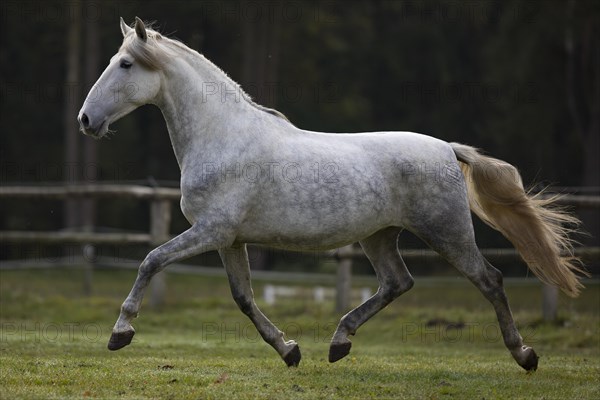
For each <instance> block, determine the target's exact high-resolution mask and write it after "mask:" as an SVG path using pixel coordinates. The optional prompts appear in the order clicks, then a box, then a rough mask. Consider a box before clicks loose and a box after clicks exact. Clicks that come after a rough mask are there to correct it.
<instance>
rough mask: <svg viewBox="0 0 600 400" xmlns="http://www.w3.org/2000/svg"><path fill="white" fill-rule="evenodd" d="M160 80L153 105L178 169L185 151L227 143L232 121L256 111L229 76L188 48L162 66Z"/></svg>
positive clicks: (184, 158)
mask: <svg viewBox="0 0 600 400" xmlns="http://www.w3.org/2000/svg"><path fill="white" fill-rule="evenodd" d="M163 84H164V87H163V88H162V95H161V98H160V99H159V101H158V102H157V105H158V106H159V108H160V109H161V111H162V113H163V116H164V118H165V121H166V123H167V129H168V130H169V136H170V138H171V143H172V145H173V150H174V152H175V157H176V158H177V162H178V164H179V167H180V169H183V168H184V167H185V165H186V156H187V155H188V154H193V155H194V157H197V156H198V155H199V154H201V152H210V151H211V150H210V149H211V148H212V149H214V147H215V146H218V145H219V144H223V143H225V142H227V143H228V144H231V141H232V139H231V138H230V137H228V136H230V135H232V132H234V131H235V129H232V127H234V126H235V124H236V122H237V121H238V120H239V119H240V118H241V117H242V116H244V115H246V117H245V118H247V115H248V114H247V113H248V112H251V113H253V112H259V111H258V110H257V109H255V108H254V107H252V106H251V104H250V103H249V102H248V101H247V99H246V95H245V94H244V93H243V92H242V90H241V89H240V88H239V86H238V85H237V84H236V83H235V82H233V80H231V79H230V78H229V77H227V75H225V73H224V72H222V71H221V70H219V69H218V68H217V67H216V66H214V65H212V64H211V63H210V62H209V61H208V60H206V59H205V58H204V57H202V56H200V55H199V54H197V53H193V52H192V51H191V50H190V51H189V53H187V54H184V55H183V56H182V57H181V58H176V59H175V60H174V61H173V62H172V63H171V64H170V65H169V66H168V67H167V68H166V69H165V71H164V83H163ZM252 120H254V118H248V119H247V121H248V122H250V121H252Z"/></svg>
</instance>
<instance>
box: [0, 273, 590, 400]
mask: <svg viewBox="0 0 600 400" xmlns="http://www.w3.org/2000/svg"><path fill="white" fill-rule="evenodd" d="M133 278H134V273H133V272H131V271H115V270H112V271H110V270H109V271H98V272H96V273H95V276H94V279H95V280H94V295H93V296H91V297H83V296H82V295H81V294H80V293H81V282H82V279H81V276H80V273H79V272H78V271H76V270H72V269H70V270H68V269H63V270H52V271H50V270H39V271H23V272H16V271H1V272H0V328H1V329H0V398H1V399H14V398H44V399H45V398H61V399H62V398H98V399H107V398H118V399H138V398H156V399H205V398H215V399H224V398H236V399H254V398H264V399H278V398H286V399H287V398H306V399H315V398H344V399H346V398H356V399H366V398H405V399H413V398H414V399H470V398H473V399H508V398H511V399H513V398H523V399H598V398H600V383H599V379H600V342H599V340H600V311H599V308H598V304H600V286H599V285H598V284H593V285H589V286H588V288H587V289H586V291H585V292H584V293H583V294H582V296H581V297H580V298H579V299H576V300H571V299H567V298H566V297H561V298H560V319H561V321H560V323H559V324H557V325H550V324H544V323H542V322H541V321H540V309H541V295H540V287H539V286H538V285H536V284H535V283H528V284H522V283H520V284H517V283H514V284H510V282H509V283H508V284H507V293H508V295H509V298H510V299H511V304H512V308H513V312H514V314H515V317H516V320H517V322H518V324H519V326H520V329H521V334H522V335H523V336H524V337H525V339H526V343H528V344H530V345H532V346H533V347H534V348H535V349H536V351H537V353H538V355H540V357H541V358H540V366H539V369H538V371H537V372H535V373H530V374H528V373H526V372H525V371H524V370H522V369H521V368H520V367H519V366H518V365H517V364H516V363H515V362H514V361H513V360H512V358H511V357H510V354H509V353H508V351H507V350H506V349H505V348H504V345H503V344H502V340H501V338H500V333H499V330H498V326H497V323H496V321H495V316H494V314H493V311H492V309H491V306H490V305H489V304H487V303H486V302H485V301H484V300H482V297H481V295H480V294H479V293H478V292H477V291H476V290H475V289H474V288H472V287H471V286H470V285H469V284H468V283H466V282H465V281H463V280H458V281H457V282H449V281H443V282H442V283H439V282H438V283H436V282H432V281H429V280H419V279H417V280H416V285H415V288H414V289H413V290H412V291H410V292H409V293H407V294H406V295H404V296H403V297H402V298H400V299H399V300H397V301H396V302H394V303H393V304H392V305H390V306H389V307H388V308H387V309H385V310H383V311H382V312H381V313H380V314H378V315H377V316H376V317H374V318H373V319H372V320H371V321H369V322H368V323H367V324H366V325H365V326H364V327H363V328H361V330H359V332H358V334H357V336H356V337H355V338H354V339H353V343H354V345H353V349H352V352H351V353H350V355H349V356H348V357H347V358H345V359H343V360H341V361H339V362H338V363H336V364H329V363H328V362H327V352H328V341H329V339H330V336H331V333H332V332H333V330H334V328H335V325H336V324H337V321H338V319H339V317H340V315H338V314H336V313H334V312H333V311H332V309H333V304H332V303H330V302H325V303H319V304H317V303H315V302H314V301H313V300H312V299H311V298H310V296H307V297H306V298H300V299H295V300H291V299H286V300H284V301H281V302H278V304H277V305H275V306H268V305H266V304H264V303H263V302H262V301H261V300H260V299H259V306H261V307H262V309H263V311H264V312H265V313H266V314H267V315H268V316H269V317H270V318H271V319H272V320H273V321H274V322H276V323H277V324H278V325H279V327H280V328H282V329H283V330H285V331H286V333H287V334H288V337H290V338H294V339H296V340H298V341H299V343H300V347H301V350H302V355H303V359H302V362H301V363H300V366H299V367H298V368H287V367H286V366H285V364H284V363H283V361H282V360H281V359H280V358H279V357H278V355H277V354H276V353H275V351H274V350H272V349H271V348H270V347H269V346H268V345H266V344H265V343H263V342H262V340H261V339H260V338H259V337H258V335H257V333H256V331H255V329H254V327H253V326H252V325H251V324H250V323H249V321H247V319H246V317H245V316H243V315H242V314H241V313H240V312H239V311H238V310H237V308H236V306H235V305H234V303H233V300H231V296H230V294H229V289H228V287H227V284H226V282H225V280H224V279H222V278H214V277H213V278H206V277H199V276H189V275H175V274H172V275H169V276H168V277H167V281H168V299H167V304H166V305H165V306H163V307H161V308H159V309H152V308H150V307H149V306H147V305H146V306H145V307H144V308H143V309H142V312H141V315H140V318H138V319H137V320H136V321H135V322H134V326H135V328H136V330H137V335H136V336H135V338H134V341H133V343H132V345H131V346H129V347H126V348H125V349H123V350H120V351H118V352H109V351H108V350H106V342H107V340H108V337H109V336H110V329H111V327H112V324H113V323H114V321H115V318H116V317H117V314H118V309H119V306H120V303H121V301H122V300H123V299H124V297H125V295H126V294H127V292H128V290H129V288H130V285H131V283H132V282H133ZM255 286H256V288H255V292H256V293H257V295H260V294H261V293H262V287H261V286H262V285H261V283H257V284H256V285H255ZM259 297H260V296H259Z"/></svg>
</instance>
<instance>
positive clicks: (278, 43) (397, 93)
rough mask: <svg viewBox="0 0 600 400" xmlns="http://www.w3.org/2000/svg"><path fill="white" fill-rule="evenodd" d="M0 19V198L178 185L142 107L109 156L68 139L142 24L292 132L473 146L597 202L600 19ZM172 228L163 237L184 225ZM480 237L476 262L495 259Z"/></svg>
mask: <svg viewBox="0 0 600 400" xmlns="http://www.w3.org/2000/svg"><path fill="white" fill-rule="evenodd" d="M1 7H2V22H1V24H0V45H1V56H0V76H1V78H0V79H1V81H0V87H1V93H0V94H1V107H0V132H1V136H0V158H1V171H0V172H1V176H0V181H1V182H2V184H3V185H7V184H16V183H28V184H47V183H58V182H63V181H68V182H74V181H77V182H80V183H81V182H88V183H89V182H105V181H111V182H113V181H117V182H121V183H124V182H136V183H143V184H156V183H157V184H163V185H177V182H178V179H179V170H178V167H177V163H176V162H175V158H174V156H173V154H172V151H171V147H170V143H169V139H168V135H167V132H166V127H165V124H164V122H163V120H162V117H161V114H160V112H159V110H158V109H156V108H154V107H152V106H145V107H143V108H142V109H140V110H138V111H136V112H135V113H133V114H132V115H130V116H128V117H126V118H124V119H122V120H121V121H119V122H118V123H116V124H115V125H114V126H113V128H114V129H116V130H117V131H118V132H117V133H116V134H115V135H114V136H112V137H111V138H110V139H109V140H101V141H93V140H92V139H90V138H87V137H83V136H81V135H79V134H77V135H74V134H73V132H74V131H75V132H76V130H77V123H76V121H75V115H76V112H77V110H78V109H79V107H80V105H81V104H82V102H83V98H84V97H85V94H86V93H87V92H88V90H89V89H90V87H91V85H92V84H93V82H94V81H95V80H96V79H97V77H98V76H99V74H100V73H101V71H102V69H103V67H104V65H106V63H107V62H108V60H109V58H110V57H111V56H112V55H113V54H114V53H115V52H116V50H117V49H118V47H119V45H120V43H121V33H120V30H119V26H118V22H119V17H120V16H122V17H123V18H124V19H125V20H126V21H127V22H132V21H133V19H134V17H135V16H139V17H141V18H142V19H144V20H146V21H156V24H155V27H156V28H157V29H158V30H159V31H161V32H162V33H163V34H166V35H167V36H170V37H173V38H177V39H179V40H181V41H182V42H184V43H186V44H188V45H189V46H190V47H192V48H194V49H196V50H198V51H200V52H202V53H203V54H204V55H205V56H206V57H207V58H209V59H210V60H212V61H213V62H214V63H215V64H217V65H218V66H220V67H221V68H223V70H225V71H226V72H227V73H228V74H229V75H230V76H231V77H232V78H233V79H234V80H236V81H238V82H240V83H241V85H242V87H244V88H245V90H246V91H247V92H248V93H249V94H250V95H252V96H253V98H254V99H255V100H256V101H257V102H258V103H261V104H264V105H266V106H270V107H274V108H277V109H278V110H280V111H282V112H283V113H285V114H286V115H287V116H288V118H289V119H290V120H291V121H292V122H293V123H294V124H296V125H297V126H299V127H302V128H306V129H311V130H319V131H336V132H348V131H370V130H410V131H417V132H421V133H425V134H429V135H432V136H435V137H438V138H441V139H444V140H448V141H458V142H464V143H468V144H471V145H474V146H478V147H482V148H484V149H486V151H487V152H488V153H489V154H491V155H493V156H496V157H498V158H501V159H504V160H506V161H508V162H510V163H513V164H515V165H516V166H518V167H519V169H520V171H521V173H522V174H523V177H524V181H525V183H526V185H528V186H532V185H534V184H536V183H538V184H541V185H545V184H554V185H556V186H559V187H560V188H563V189H559V190H563V191H567V192H580V193H592V192H593V191H597V190H598V188H599V187H600V183H599V179H600V178H599V171H600V167H599V164H598V159H599V157H598V154H599V151H598V150H599V148H598V147H599V136H600V134H599V130H600V101H599V98H600V95H599V93H600V79H599V71H600V54H599V51H600V50H599V49H600V43H599V38H600V32H599V18H600V2H596V1H593V0H590V1H586V0H566V1H563V0H561V1H556V0H544V1H519V0H506V1H490V0H481V1H456V0H439V1H432V0H424V1H416V0H415V1H400V0H399V1H384V0H373V1H363V2H359V1H356V2H349V1H340V2H336V1H325V2H315V1H307V0H290V1H282V2H275V1H104V2H100V1H81V2H80V1H66V2H65V1H43V2H37V1H4V2H2V6H1ZM69 132H71V133H69ZM96 208H97V210H96V212H95V214H94V215H95V225H96V226H97V228H96V229H115V228H118V229H133V230H145V229H147V227H148V218H147V216H148V207H147V206H146V205H143V204H138V203H135V202H131V201H118V200H115V201H110V202H102V203H97V204H96ZM74 209H77V207H75V208H68V209H66V208H65V207H64V206H63V204H62V203H61V202H28V201H27V202H26V201H19V202H14V201H7V200H6V201H3V202H2V211H1V212H0V226H1V227H2V228H3V229H14V230H25V229H60V228H62V227H64V226H65V224H66V225H67V226H78V225H81V218H82V217H81V215H79V216H77V215H74V216H73V215H72V216H71V217H70V219H69V218H68V216H67V214H68V213H69V212H70V213H73V210H74ZM65 210H67V211H65ZM77 212H79V214H81V213H83V211H81V210H80V211H76V212H75V214H77ZM176 214H177V215H175V217H174V218H175V219H174V224H173V232H179V231H181V230H183V229H185V227H186V226H187V222H185V221H184V220H183V218H182V217H181V216H180V215H179V214H178V213H176ZM581 216H582V217H583V218H584V221H585V227H586V229H588V231H590V232H592V233H593V234H595V235H596V236H595V237H594V236H592V237H588V238H583V239H582V240H583V241H584V242H586V243H592V242H593V243H597V230H598V226H597V218H598V214H597V213H596V214H589V215H588V214H585V213H584V214H582V215H581ZM477 229H478V230H479V231H481V233H479V235H481V236H480V237H481V238H482V239H481V240H480V242H481V245H482V246H483V247H494V246H498V245H502V244H504V241H503V239H502V238H501V237H500V236H499V235H497V234H495V233H492V232H491V231H487V230H485V228H483V227H481V226H480V224H478V227H477ZM406 241H407V245H410V243H411V239H406ZM5 250H6V249H5ZM6 252H8V253H10V252H11V251H10V250H6ZM13 255H14V254H13Z"/></svg>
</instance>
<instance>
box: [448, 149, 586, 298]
mask: <svg viewBox="0 0 600 400" xmlns="http://www.w3.org/2000/svg"><path fill="white" fill-rule="evenodd" d="M450 146H451V147H452V149H453V150H454V154H455V155H456V158H457V159H458V161H459V165H460V167H461V169H462V171H463V174H464V175H465V180H466V183H467V189H468V196H469V206H470V207H471V210H472V211H473V212H474V213H475V214H477V216H478V217H479V218H481V219H482V220H483V221H484V222H485V223H486V224H488V225H489V226H491V227H492V228H494V229H496V230H497V231H499V232H501V233H502V234H503V235H504V236H505V237H506V238H507V239H508V240H510V242H511V243H512V244H513V245H514V246H515V248H516V249H517V251H518V252H519V254H520V255H521V257H522V258H523V260H524V261H525V262H526V263H527V266H528V267H529V269H531V271H532V272H533V273H534V274H535V275H536V276H537V277H538V278H540V280H541V281H542V282H545V283H547V284H550V285H554V286H558V287H560V288H561V289H562V291H563V292H565V293H566V294H567V295H569V296H571V297H576V296H578V295H579V291H580V290H581V289H582V288H583V285H582V284H581V283H580V282H579V277H578V275H577V274H578V273H579V274H583V275H588V273H587V272H586V271H585V270H584V269H583V265H582V263H581V261H580V260H579V259H578V258H577V257H575V256H574V254H573V241H572V240H571V239H570V238H569V233H572V232H574V228H573V229H572V228H568V227H567V226H569V225H570V226H577V224H579V220H578V219H577V218H576V217H574V216H572V215H569V214H567V213H566V212H565V211H563V210H560V209H559V208H557V207H556V202H557V200H558V199H559V198H560V196H556V195H555V196H550V197H548V196H542V193H538V194H534V195H532V194H530V193H527V192H526V191H525V189H524V188H523V181H522V179H521V175H520V174H519V172H518V171H517V169H516V168H515V167H514V166H512V165H510V164H509V163H507V162H504V161H501V160H498V159H495V158H491V157H487V156H484V155H482V154H481V153H480V152H479V151H478V150H477V149H475V148H473V147H470V146H466V145H462V144H458V143H450Z"/></svg>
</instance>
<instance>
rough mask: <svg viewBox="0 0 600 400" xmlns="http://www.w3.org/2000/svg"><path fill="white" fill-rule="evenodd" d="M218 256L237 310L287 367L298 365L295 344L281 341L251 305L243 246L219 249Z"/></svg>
mask: <svg viewBox="0 0 600 400" xmlns="http://www.w3.org/2000/svg"><path fill="white" fill-rule="evenodd" d="M219 254H220V255H221V260H222V261H223V265H225V270H226V271H227V277H228V278H229V285H230V287H231V294H232V295H233V299H234V300H235V302H236V304H237V305H238V307H239V308H240V310H242V312H243V313H244V314H246V315H247V316H248V318H250V320H251V321H252V323H253V324H254V326H256V329H257V330H258V332H259V333H260V335H261V336H262V338H263V339H264V341H265V342H267V343H268V344H270V345H271V346H272V347H273V348H274V349H275V350H276V351H277V353H279V355H280V356H281V358H283V361H285V363H286V364H287V365H288V367H292V366H294V367H295V366H298V364H299V363H300V358H301V355H300V348H299V347H298V344H296V342H295V341H293V340H288V341H286V340H284V338H283V332H281V331H280V330H279V329H278V328H277V327H276V326H275V325H273V323H272V322H271V321H269V319H268V318H267V317H266V316H265V315H264V314H263V313H262V311H260V309H259V308H258V306H257V305H256V303H255V302H254V293H253V292H252V286H251V283H250V264H249V262H248V252H247V251H246V245H241V246H236V247H230V248H226V249H221V250H219Z"/></svg>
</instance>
